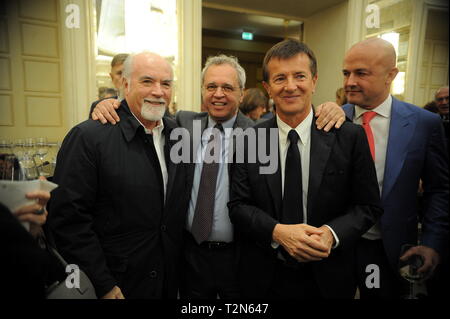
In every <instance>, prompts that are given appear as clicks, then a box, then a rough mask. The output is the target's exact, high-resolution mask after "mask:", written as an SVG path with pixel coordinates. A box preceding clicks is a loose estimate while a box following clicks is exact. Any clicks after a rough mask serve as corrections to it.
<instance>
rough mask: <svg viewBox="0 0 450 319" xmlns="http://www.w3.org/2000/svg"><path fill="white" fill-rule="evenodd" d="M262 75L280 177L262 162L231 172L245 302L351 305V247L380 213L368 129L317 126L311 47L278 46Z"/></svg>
mask: <svg viewBox="0 0 450 319" xmlns="http://www.w3.org/2000/svg"><path fill="white" fill-rule="evenodd" d="M263 76H264V83H263V84H264V87H265V88H266V90H267V92H268V93H269V96H270V97H271V98H273V100H274V102H275V104H276V106H277V114H276V117H275V118H274V119H271V120H267V121H265V122H263V123H261V124H258V125H256V126H255V127H254V128H255V130H256V134H257V140H261V139H262V140H263V141H264V140H266V142H267V143H269V141H270V136H271V135H272V134H276V135H277V137H276V139H277V140H278V142H279V144H278V150H277V153H278V156H276V157H277V158H278V169H277V171H276V172H275V173H274V174H266V175H263V174H260V168H261V167H262V166H264V164H262V163H261V162H259V159H257V161H256V163H252V162H250V161H249V160H248V156H249V154H246V158H245V160H244V163H243V164H239V163H237V164H235V167H234V168H233V176H232V185H231V200H230V202H229V204H228V205H229V209H230V218H231V221H232V222H233V224H234V226H235V238H236V242H237V244H238V249H239V279H240V283H241V285H242V293H243V296H244V297H248V298H261V297H265V298H267V297H269V298H282V299H285V298H288V299H302V298H303V299H304V298H352V297H353V296H354V294H355V289H356V283H355V281H354V272H353V269H352V266H351V265H352V264H353V262H354V251H353V249H354V244H355V242H356V241H357V240H358V238H359V237H360V236H361V235H362V234H363V233H364V232H365V231H367V230H368V229H369V228H370V227H371V226H372V225H373V224H374V223H375V222H376V221H377V220H378V218H379V217H380V215H381V213H382V210H381V208H380V206H379V201H380V199H379V192H378V187H377V181H376V174H375V168H374V166H373V162H372V160H371V158H370V151H369V146H368V143H367V140H366V137H365V134H364V131H363V129H362V128H361V127H359V126H357V125H354V124H352V123H349V122H345V123H344V124H343V125H342V127H341V128H340V129H339V130H336V129H332V130H330V132H328V133H327V132H323V131H320V130H318V129H317V128H316V126H315V125H313V110H312V109H313V106H312V102H311V99H312V95H313V93H314V90H315V87H316V83H317V78H318V76H317V62H316V59H315V56H314V53H313V52H312V51H311V50H310V49H309V48H308V47H307V46H306V45H305V44H304V43H302V42H299V41H296V40H285V41H283V42H280V43H278V44H276V45H275V46H273V47H272V48H271V49H270V50H269V51H268V52H267V54H266V56H265V58H264V65H263ZM257 144H258V145H257V147H261V146H260V145H261V143H257ZM247 149H248V145H247ZM257 153H259V150H258V151H257Z"/></svg>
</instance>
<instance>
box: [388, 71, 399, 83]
mask: <svg viewBox="0 0 450 319" xmlns="http://www.w3.org/2000/svg"><path fill="white" fill-rule="evenodd" d="M397 74H398V68H397V67H393V68H392V69H391V70H390V71H389V73H388V76H387V80H386V84H388V85H391V83H392V82H393V81H394V79H395V77H396V76H397Z"/></svg>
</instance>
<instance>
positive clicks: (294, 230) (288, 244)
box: [273, 224, 334, 262]
mask: <svg viewBox="0 0 450 319" xmlns="http://www.w3.org/2000/svg"><path fill="white" fill-rule="evenodd" d="M273 240H274V241H275V242H277V243H279V244H280V245H282V246H283V248H284V249H285V250H286V251H287V252H288V253H289V255H291V256H292V257H293V258H295V259H296V260H298V261H299V262H310V261H319V260H322V259H323V258H327V257H328V256H329V255H330V252H331V247H332V245H333V242H334V237H333V234H332V233H331V231H330V230H329V229H328V227H326V226H322V227H320V228H317V227H313V226H310V225H307V224H295V225H285V224H277V225H276V226H275V228H274V231H273Z"/></svg>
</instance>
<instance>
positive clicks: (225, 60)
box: [202, 54, 245, 89]
mask: <svg viewBox="0 0 450 319" xmlns="http://www.w3.org/2000/svg"><path fill="white" fill-rule="evenodd" d="M222 64H228V65H231V66H232V67H233V68H234V69H235V70H236V73H237V76H238V82H239V87H240V88H241V89H244V88H245V70H244V68H243V67H242V66H241V65H240V64H239V61H238V59H237V58H236V57H234V56H231V55H230V56H228V55H225V54H220V55H216V56H210V57H208V59H206V62H205V66H204V67H203V70H202V84H203V81H204V80H205V73H206V71H207V70H208V68H209V67H210V66H211V65H222Z"/></svg>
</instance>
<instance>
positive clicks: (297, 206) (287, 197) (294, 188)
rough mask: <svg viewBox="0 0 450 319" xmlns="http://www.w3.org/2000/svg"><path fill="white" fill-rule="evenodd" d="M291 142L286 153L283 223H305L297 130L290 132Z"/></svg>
mask: <svg viewBox="0 0 450 319" xmlns="http://www.w3.org/2000/svg"><path fill="white" fill-rule="evenodd" d="M288 138H289V141H290V142H291V143H290V145H289V148H288V151H287V155H286V166H285V169H284V194H283V214H282V218H281V222H282V223H283V224H301V223H303V192H302V166H301V161H300V152H299V151H298V145H297V143H298V140H299V136H298V134H297V132H296V131H295V130H290V131H289V134H288Z"/></svg>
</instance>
